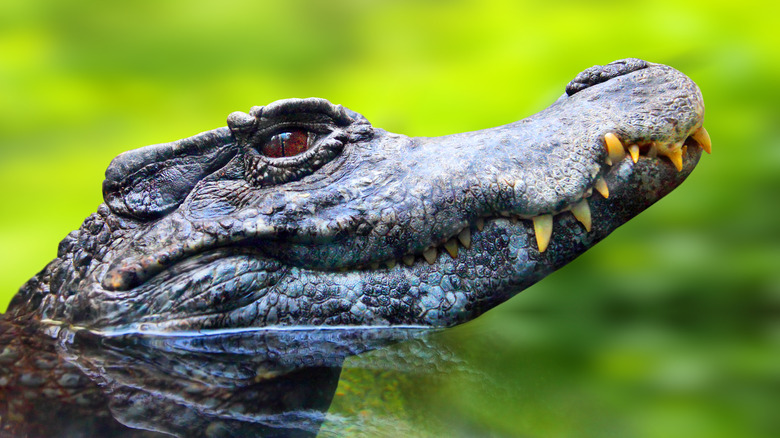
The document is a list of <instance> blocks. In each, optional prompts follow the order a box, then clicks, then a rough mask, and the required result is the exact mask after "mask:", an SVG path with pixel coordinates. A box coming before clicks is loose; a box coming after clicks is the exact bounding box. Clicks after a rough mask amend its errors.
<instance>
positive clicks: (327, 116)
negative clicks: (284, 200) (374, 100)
mask: <svg viewBox="0 0 780 438" xmlns="http://www.w3.org/2000/svg"><path fill="white" fill-rule="evenodd" d="M227 122H228V126H229V127H230V130H231V133H232V134H233V136H234V138H235V139H236V143H238V145H239V148H240V150H241V151H242V152H243V161H244V177H245V178H246V179H247V181H248V182H250V183H252V184H253V185H257V186H269V185H277V184H283V183H286V182H290V181H295V180H298V179H301V178H304V177H306V176H307V175H310V174H311V173H313V172H315V171H316V170H317V169H319V168H320V167H322V166H324V165H325V164H327V163H328V162H330V161H332V160H333V159H334V158H336V157H337V156H338V155H339V154H340V153H341V151H342V149H343V148H344V145H345V144H346V143H359V142H361V141H365V140H368V139H370V138H371V137H372V135H373V130H372V128H371V124H370V123H369V122H368V120H366V118H365V117H363V116H362V115H360V114H358V113H356V112H354V111H350V110H348V109H346V108H344V107H342V106H341V105H333V104H331V103H330V102H328V101H327V100H325V99H319V98H307V99H286V100H282V101H277V102H273V103H271V104H269V105H267V106H265V107H258V106H256V107H252V109H251V110H250V112H249V114H247V113H243V112H240V111H236V112H233V113H231V114H230V115H229V116H228V120H227Z"/></svg>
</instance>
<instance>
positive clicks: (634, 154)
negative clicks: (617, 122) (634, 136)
mask: <svg viewBox="0 0 780 438" xmlns="http://www.w3.org/2000/svg"><path fill="white" fill-rule="evenodd" d="M628 152H629V153H630V154H631V159H632V160H634V163H636V162H637V161H639V145H636V144H632V145H630V146H629V147H628Z"/></svg>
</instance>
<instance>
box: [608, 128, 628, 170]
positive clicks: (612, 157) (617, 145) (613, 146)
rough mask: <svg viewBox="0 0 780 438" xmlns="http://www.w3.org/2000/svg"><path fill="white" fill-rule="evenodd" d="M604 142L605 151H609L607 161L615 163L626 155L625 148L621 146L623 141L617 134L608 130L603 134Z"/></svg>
mask: <svg viewBox="0 0 780 438" xmlns="http://www.w3.org/2000/svg"><path fill="white" fill-rule="evenodd" d="M604 143H605V144H606V145H607V153H609V161H611V162H612V163H617V162H618V161H620V160H622V159H623V157H625V156H626V150H625V148H623V143H621V142H620V140H619V139H618V138H617V135H615V134H613V133H611V132H608V133H606V134H605V135H604Z"/></svg>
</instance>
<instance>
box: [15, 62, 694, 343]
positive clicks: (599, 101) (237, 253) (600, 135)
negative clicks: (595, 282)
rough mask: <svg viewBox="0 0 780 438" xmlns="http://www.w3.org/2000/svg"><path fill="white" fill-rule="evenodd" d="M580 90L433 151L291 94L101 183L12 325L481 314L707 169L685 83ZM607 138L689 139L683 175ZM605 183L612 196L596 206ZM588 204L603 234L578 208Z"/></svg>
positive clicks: (623, 66)
mask: <svg viewBox="0 0 780 438" xmlns="http://www.w3.org/2000/svg"><path fill="white" fill-rule="evenodd" d="M567 93H569V94H571V95H569V94H565V95H564V96H562V97H561V98H560V99H558V101H556V102H555V103H554V104H553V105H551V106H550V107H549V108H547V109H545V110H544V111H542V112H540V113H538V114H536V115H534V116H531V117H529V118H527V119H524V120H521V121H519V122H515V123H512V124H509V125H506V126H501V127H497V128H492V129H486V130H483V131H476V132H469V133H464V134H455V135H449V136H444V137H436V138H424V137H423V138H409V137H406V136H403V135H397V134H390V133H387V132H385V131H383V130H380V129H376V128H372V127H371V126H370V125H369V123H368V121H367V120H366V119H365V118H363V117H362V116H360V115H359V114H357V113H354V112H352V111H349V110H346V109H344V108H342V107H339V106H333V105H331V104H330V103H329V102H327V101H324V100H322V99H302V100H300V99H291V100H285V101H279V102H275V103H273V104H270V105H268V106H266V107H254V108H253V109H252V111H251V114H245V113H233V114H231V115H230V117H229V118H228V125H229V128H220V129H215V130H213V131H209V132H205V133H203V134H200V135H198V136H195V137H192V138H189V139H185V140H180V141H177V142H173V143H166V144H161V145H155V146H149V147H145V148H141V149H137V150H134V151H130V152H126V153H124V154H121V155H120V156H118V157H117V158H116V159H114V161H113V162H112V163H111V165H110V166H109V168H108V170H107V171H106V180H105V182H104V197H105V200H106V203H105V204H103V205H101V206H100V208H99V209H98V212H97V213H96V214H93V215H92V216H90V217H89V218H87V220H86V221H85V222H84V224H83V225H82V227H81V229H79V230H78V231H75V232H73V233H71V234H70V235H69V236H68V237H67V238H66V239H65V240H63V242H62V243H61V244H60V251H59V255H58V258H57V259H56V260H54V261H53V262H52V263H51V264H50V265H49V266H47V267H46V269H44V271H42V272H41V273H40V274H38V275H37V276H36V277H34V278H33V279H32V280H30V282H28V283H27V284H26V285H25V286H24V287H22V289H21V290H20V292H19V294H18V295H17V296H16V297H15V298H14V300H13V302H12V304H11V307H10V312H9V313H10V314H11V315H14V316H17V317H18V316H22V315H33V317H34V318H36V319H41V320H50V321H57V322H61V323H67V324H73V325H76V326H82V327H88V328H90V329H94V330H104V331H117V330H120V331H121V330H136V329H141V330H159V331H174V330H189V329H217V328H240V327H262V326H273V325H286V326H287V325H323V324H324V325H372V326H375V325H421V326H451V325H454V324H458V323H461V322H464V321H467V320H470V319H472V318H474V317H476V316H477V315H479V314H481V313H483V312H484V311H486V310H488V309H490V308H491V307H493V306H495V305H497V304H499V303H501V302H503V301H505V300H506V299H508V298H509V297H511V296H512V295H514V294H515V293H517V292H519V291H520V290H522V289H523V288H525V287H527V286H529V285H531V284H533V283H534V282H536V281H538V280H539V279H541V278H543V277H544V276H545V275H547V274H549V273H550V272H552V271H554V270H555V269H558V268H559V267H561V266H563V265H565V264H566V263H568V262H569V261H571V260H572V259H574V258H575V257H577V256H578V255H579V254H581V253H582V252H584V251H585V250H587V249H588V248H590V247H591V246H593V245H594V244H595V243H596V242H598V241H599V240H601V239H602V238H603V237H605V236H606V235H607V234H609V233H610V232H611V231H612V230H614V229H615V228H617V227H618V226H619V225H621V224H622V223H624V222H625V221H627V220H628V219H630V218H631V217H633V216H634V215H636V214H638V213H639V212H640V211H642V210H643V209H645V208H646V207H648V206H649V205H650V204H652V203H653V202H655V201H656V200H658V199H659V198H660V197H662V196H664V195H665V194H666V193H668V192H669V191H671V190H672V189H673V188H675V187H676V186H677V185H678V184H680V183H681V182H682V181H683V180H684V179H685V177H686V176H687V175H688V174H689V173H690V171H691V170H692V169H693V167H694V166H695V164H696V162H697V161H698V158H699V156H700V152H701V148H700V147H699V144H698V143H697V142H696V141H694V140H693V139H692V138H690V137H691V136H692V135H694V134H695V133H696V132H697V131H698V130H699V128H700V127H701V125H702V118H703V112H704V106H703V102H702V98H701V94H700V92H699V90H698V88H697V87H696V85H695V84H694V83H693V81H691V80H690V79H688V78H687V77H686V76H684V75H683V74H681V73H680V72H678V71H676V70H674V69H672V68H670V67H667V66H663V65H657V64H650V63H645V62H644V61H640V60H635V59H630V60H624V61H620V62H618V63H613V64H610V65H607V66H604V67H600V66H596V67H594V68H592V69H589V70H586V71H585V72H583V73H581V74H580V75H579V76H578V77H577V78H576V79H575V80H574V81H572V83H571V84H569V86H568V87H567ZM296 130H298V131H305V132H310V133H312V134H311V137H312V139H311V143H312V144H313V146H312V147H311V148H310V149H309V150H308V151H307V152H304V153H302V154H300V155H297V156H295V157H288V158H285V157H283V158H267V157H264V156H262V155H261V152H259V151H262V150H263V149H262V148H263V147H264V146H263V145H264V144H266V145H267V144H269V139H270V138H271V137H272V136H273V135H274V134H276V133H279V132H290V131H292V132H295V131H296ZM608 133H614V134H616V135H617V137H618V138H619V139H620V140H621V141H622V143H623V144H624V145H630V144H638V145H641V146H642V148H643V149H644V150H648V148H649V146H650V145H651V142H654V144H655V145H656V147H655V149H656V150H658V152H659V153H661V154H664V153H667V154H670V155H672V154H671V153H669V152H668V151H669V150H670V149H669V148H670V147H671V148H672V149H673V148H674V146H673V145H675V144H677V145H678V147H679V146H680V145H682V144H683V142H684V144H685V145H686V146H688V147H685V148H683V150H684V151H685V152H684V156H682V157H681V158H682V163H684V164H683V166H682V168H681V170H680V171H678V170H677V169H676V168H675V166H674V165H673V164H672V163H671V162H670V161H669V160H668V159H666V158H661V157H647V156H640V157H639V159H638V161H637V163H634V162H633V161H632V159H631V158H630V156H628V155H626V156H625V157H620V156H617V157H615V156H613V158H616V159H615V160H612V161H615V162H614V163H612V164H613V165H612V166H610V165H608V164H607V162H608V161H609V156H608V152H607V149H606V147H605V140H604V138H605V134H608ZM667 145H672V146H669V147H668V146H667ZM643 152H644V151H643ZM653 153H654V152H650V154H651V155H652V154H653ZM618 159H619V160H618ZM602 179H603V180H604V181H606V185H607V186H608V188H609V193H610V195H609V198H607V199H605V198H603V196H602V195H600V194H598V193H596V194H595V195H593V196H590V195H591V194H592V193H593V188H594V186H596V185H597V184H598V182H599V180H602ZM583 200H585V202H587V205H589V207H590V208H589V210H590V212H591V215H592V229H591V230H590V231H587V230H586V227H585V226H584V225H583V224H581V223H579V222H578V221H577V220H575V218H574V216H573V215H572V213H570V212H569V211H568V210H570V209H571V208H572V207H573V206H575V205H578V204H580V206H581V203H582V201H583ZM546 215H554V219H553V232H552V239H551V240H550V242H549V246H548V247H547V248H546V250H544V251H540V247H539V244H538V242H537V239H536V238H535V233H534V226H533V225H534V224H533V222H532V221H531V220H528V219H530V218H534V217H540V216H541V218H542V219H544V218H545V217H547V216H546ZM503 216H508V218H503ZM516 218H524V219H522V220H519V221H517V220H516ZM540 222H541V221H540ZM483 223H484V228H482V224H483ZM537 225H538V224H537ZM464 230H465V234H468V235H470V236H467V235H464ZM540 234H544V232H543V231H541V232H540ZM456 236H460V237H461V238H463V239H462V240H463V242H465V243H466V244H467V245H468V246H469V248H465V247H464V245H463V243H456V242H457V240H456V239H454V238H455V237H456ZM469 237H470V239H469ZM469 240H470V242H469ZM542 240H544V239H543V238H542ZM448 242H449V243H448ZM445 244H446V245H445ZM543 245H544V244H543ZM445 246H448V248H449V250H450V251H452V252H453V254H454V253H455V252H457V257H456V258H455V257H452V256H450V255H448V254H447V253H445V252H444V251H442V250H441V249H442V248H444V247H445ZM432 248H438V249H433V250H432ZM427 258H429V259H430V260H426V259H427ZM401 261H405V262H406V263H401ZM407 264H409V265H407Z"/></svg>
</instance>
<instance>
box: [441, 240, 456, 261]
mask: <svg viewBox="0 0 780 438" xmlns="http://www.w3.org/2000/svg"><path fill="white" fill-rule="evenodd" d="M444 249H446V250H447V253H448V254H449V255H450V257H452V258H454V259H456V258H458V242H456V241H455V238H452V239H450V240H448V241H447V242H445V243H444Z"/></svg>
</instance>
